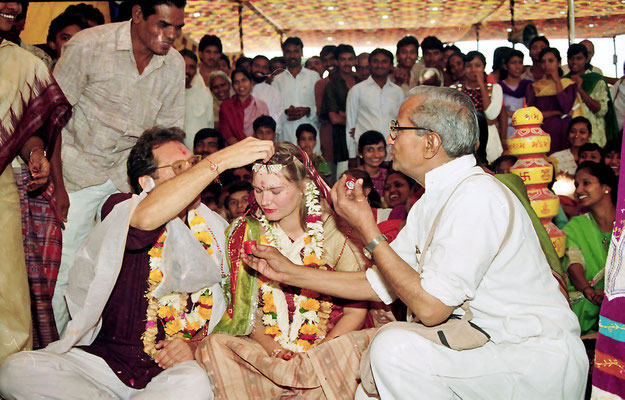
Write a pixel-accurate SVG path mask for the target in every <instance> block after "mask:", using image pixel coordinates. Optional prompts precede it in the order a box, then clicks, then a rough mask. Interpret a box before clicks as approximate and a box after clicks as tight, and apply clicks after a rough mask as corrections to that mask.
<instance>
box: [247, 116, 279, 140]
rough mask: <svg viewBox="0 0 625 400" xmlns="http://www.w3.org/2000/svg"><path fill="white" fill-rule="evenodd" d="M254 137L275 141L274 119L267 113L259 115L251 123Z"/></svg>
mask: <svg viewBox="0 0 625 400" xmlns="http://www.w3.org/2000/svg"><path fill="white" fill-rule="evenodd" d="M252 128H253V129H254V137H255V138H257V139H260V140H271V141H272V142H275V141H276V121H275V120H274V119H273V118H271V117H270V116H269V115H261V116H260V117H258V118H256V119H255V120H254V123H253V125H252Z"/></svg>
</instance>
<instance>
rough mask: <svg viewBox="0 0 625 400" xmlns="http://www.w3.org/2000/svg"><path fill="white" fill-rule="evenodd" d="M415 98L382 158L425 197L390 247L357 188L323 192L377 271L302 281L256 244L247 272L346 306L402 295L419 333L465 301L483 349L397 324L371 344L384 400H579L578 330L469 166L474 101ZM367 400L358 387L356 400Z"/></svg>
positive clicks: (529, 234)
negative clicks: (345, 301) (456, 346)
mask: <svg viewBox="0 0 625 400" xmlns="http://www.w3.org/2000/svg"><path fill="white" fill-rule="evenodd" d="M413 93H414V95H413V96H412V97H410V98H409V99H408V100H407V101H406V102H405V103H404V104H403V105H402V107H401V109H400V111H399V115H398V117H397V121H398V124H397V125H396V126H395V129H392V130H391V135H392V136H391V137H394V142H393V146H392V149H391V156H392V159H393V162H394V163H393V166H394V167H395V168H397V169H398V170H399V171H402V172H404V173H406V174H408V175H409V176H411V177H413V178H415V179H416V180H417V181H418V182H419V183H420V184H422V185H424V187H425V188H426V192H425V195H424V196H423V197H422V198H421V199H420V200H419V201H418V202H417V203H416V205H415V206H413V208H412V209H411V210H410V213H409V215H408V220H407V224H406V226H405V228H404V229H403V230H402V231H401V232H400V233H399V235H398V236H397V238H396V239H395V240H394V241H393V243H392V245H389V244H388V243H387V241H386V238H385V237H384V236H382V235H381V234H380V231H379V230H378V228H377V225H376V224H375V221H374V220H373V218H369V217H368V214H367V213H366V212H365V211H366V206H367V202H366V198H365V197H364V195H363V193H362V190H361V182H360V181H358V182H357V183H356V187H355V189H354V190H353V191H349V192H348V191H347V190H346V189H345V188H344V187H345V178H343V180H341V181H339V182H338V183H337V185H335V187H334V189H333V193H332V194H333V196H332V197H333V200H334V204H335V208H336V210H337V212H338V214H339V215H341V216H342V217H343V218H344V219H346V220H347V221H348V222H349V223H350V224H351V225H352V226H354V228H355V229H356V230H357V231H358V232H359V233H360V236H361V238H362V239H363V243H368V244H367V245H366V247H365V248H366V249H367V250H368V251H369V253H370V255H371V256H372V258H373V260H374V262H375V264H376V266H377V267H375V268H373V269H369V270H368V271H367V272H366V273H352V274H346V273H343V274H341V273H336V272H331V271H314V272H312V273H311V272H309V271H308V270H307V269H304V268H301V267H297V266H294V265H292V264H290V263H288V262H284V260H283V259H281V258H280V257H278V256H277V255H276V254H274V252H272V251H271V249H267V248H265V247H262V246H261V247H259V249H258V250H257V251H255V252H254V254H255V255H256V256H257V257H259V258H254V259H252V260H250V264H251V265H252V266H253V267H255V268H257V269H259V270H260V271H261V272H262V273H263V274H264V275H265V276H267V277H270V279H275V278H278V279H280V280H281V281H284V282H286V283H288V284H292V285H299V286H305V287H307V288H309V289H312V290H317V291H321V292H325V293H328V294H331V295H334V296H339V297H343V298H350V299H359V300H365V299H366V300H382V301H384V302H385V303H389V302H391V301H392V300H393V299H395V298H397V297H399V298H400V299H401V300H402V301H403V302H404V303H406V304H407V306H408V307H409V309H410V310H411V311H412V313H414V319H415V321H417V322H421V323H423V324H424V325H427V326H435V325H439V324H441V323H443V322H444V321H446V320H447V319H448V318H449V317H450V316H451V315H452V314H459V313H461V310H460V309H459V306H460V305H461V304H462V303H463V302H465V301H469V307H470V310H471V311H472V313H473V319H472V322H473V323H474V324H476V325H477V326H479V327H481V329H482V330H484V331H485V332H486V333H487V334H488V335H489V336H490V340H489V341H487V342H486V343H485V344H484V345H483V346H481V347H477V348H474V349H471V350H464V351H457V350H453V349H451V348H448V347H445V346H443V345H440V344H435V343H434V342H431V341H429V340H427V339H425V338H424V337H422V336H420V335H419V334H418V333H416V332H414V331H411V330H407V329H405V328H404V327H403V326H401V325H399V323H395V325H393V324H390V325H387V328H385V331H384V332H382V333H380V334H378V335H377V336H376V337H374V338H373V341H372V343H371V345H370V348H369V359H370V368H371V371H372V373H373V377H374V379H375V386H376V389H377V392H378V393H379V395H380V397H381V398H382V399H424V398H432V399H453V398H463V399H475V398H481V399H502V398H506V399H581V398H582V396H583V393H584V387H585V383H586V373H587V371H588V360H587V358H586V354H585V350H584V346H583V344H582V342H581V340H580V339H579V333H580V329H579V325H578V323H577V321H576V318H575V315H574V314H573V313H572V311H571V310H570V308H569V306H568V303H567V301H566V299H565V298H564V297H563V296H562V294H561V293H560V291H559V289H558V283H557V282H556V280H555V279H554V278H553V276H552V274H551V270H550V268H549V264H548V263H547V260H546V257H545V255H544V253H543V252H542V250H541V247H540V243H539V240H538V238H537V236H536V232H535V231H534V228H533V227H532V223H531V221H530V218H529V216H528V215H527V213H526V211H525V210H524V208H523V206H522V205H521V203H520V201H518V199H517V198H516V197H514V196H513V195H512V194H511V193H510V192H509V190H508V189H507V188H504V187H503V186H502V185H500V184H499V183H498V182H497V181H496V180H495V178H493V177H492V176H490V175H488V174H486V173H485V172H483V171H482V169H481V168H479V167H477V166H476V160H475V157H474V155H473V153H474V149H475V146H476V143H477V139H478V127H477V120H476V117H475V109H474V107H473V105H472V103H471V100H470V99H469V98H468V97H467V96H466V95H464V94H462V93H460V92H458V91H456V90H454V89H450V88H435V87H428V86H423V87H418V88H416V89H414V92H413ZM465 179H466V180H465ZM456 187H457V190H455V189H456ZM454 190H455V192H454ZM447 199H449V202H448V203H447V205H446V206H445V208H444V209H443V212H442V214H441V217H440V220H439V222H438V225H437V226H436V230H435V231H434V235H433V239H432V242H431V245H430V247H429V249H428V250H427V251H426V252H425V253H424V254H423V253H422V251H423V250H424V244H425V242H426V237H427V236H428V234H429V232H430V228H431V227H432V225H433V223H434V222H433V220H434V219H435V216H436V215H437V214H438V212H439V211H440V210H441V208H442V207H443V204H444V203H445V202H446V201H447ZM420 257H425V258H424V259H423V265H422V266H423V272H422V273H421V274H419V273H418V272H417V271H416V268H417V263H418V261H419V259H420ZM367 397H368V394H367V393H365V391H364V390H363V388H359V392H358V394H357V396H356V398H363V399H364V398H367Z"/></svg>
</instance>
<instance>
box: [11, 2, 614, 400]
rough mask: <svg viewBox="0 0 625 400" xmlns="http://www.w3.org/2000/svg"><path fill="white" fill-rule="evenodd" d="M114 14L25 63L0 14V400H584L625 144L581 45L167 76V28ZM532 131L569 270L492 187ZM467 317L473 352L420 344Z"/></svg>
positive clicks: (54, 41) (158, 5)
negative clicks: (517, 132) (435, 329)
mask: <svg viewBox="0 0 625 400" xmlns="http://www.w3.org/2000/svg"><path fill="white" fill-rule="evenodd" d="M133 4H134V5H133V6H132V7H128V9H127V10H128V12H129V15H128V20H126V21H122V22H117V23H110V24H105V23H104V18H103V16H102V14H101V13H100V12H99V11H98V10H97V9H96V8H94V7H92V6H89V5H86V4H80V5H73V6H70V7H68V8H67V10H65V11H64V12H63V13H62V14H60V15H59V16H57V17H56V18H54V19H53V21H52V22H51V24H50V27H49V32H48V35H47V43H46V44H45V45H42V46H40V47H35V46H32V45H29V44H27V43H24V42H23V41H21V39H20V37H19V36H20V32H21V30H22V29H23V25H24V20H25V15H26V7H27V5H28V4H27V2H25V3H24V4H23V3H20V2H0V71H2V72H0V83H1V85H0V118H1V120H0V146H1V148H0V160H2V165H1V166H0V167H1V172H2V175H1V176H0V190H2V192H3V193H5V194H3V195H2V196H1V199H0V201H2V203H3V206H2V207H0V221H2V223H3V226H5V227H6V235H5V240H3V241H2V242H1V244H0V249H1V250H0V252H1V253H2V254H3V255H4V257H5V262H4V263H3V266H2V269H1V270H2V274H3V279H2V281H1V282H0V323H1V326H0V394H1V395H2V396H4V397H5V398H7V399H13V398H16V399H22V398H33V397H34V396H41V397H42V398H59V399H61V398H62V399H67V398H86V397H93V398H103V397H106V396H109V397H114V398H131V397H132V398H143V397H145V398H148V397H149V398H174V397H180V396H185V397H189V398H201V399H205V398H212V396H213V395H214V396H215V397H216V398H232V399H238V398H241V399H245V398H278V397H281V396H302V397H304V398H307V397H306V396H308V398H362V399H364V398H369V397H370V396H371V397H374V396H380V397H381V398H421V397H428V398H452V397H453V396H458V397H460V398H478V397H479V398H501V397H510V398H563V399H570V398H583V397H584V396H585V395H586V396H587V395H589V393H590V385H588V386H587V385H586V383H587V379H588V371H589V366H591V365H592V361H593V359H594V346H595V344H594V343H595V337H596V335H597V332H598V331H599V318H600V316H599V314H600V308H601V304H602V302H603V301H604V285H605V279H604V276H605V266H606V260H607V256H608V248H609V245H610V241H611V235H612V231H613V228H614V224H615V221H616V219H617V217H616V215H617V189H618V178H619V172H620V152H621V140H622V134H621V131H622V129H623V119H624V117H625V107H624V105H625V90H623V84H624V83H623V82H624V81H625V78H621V79H620V80H617V79H614V78H610V77H604V76H603V75H602V72H601V71H600V70H599V69H598V68H597V67H595V66H593V65H592V64H591V60H592V56H593V54H594V48H593V45H592V42H590V41H588V40H584V41H582V42H580V43H579V44H577V43H576V44H571V45H570V47H569V49H568V51H567V54H566V56H567V60H566V61H567V65H562V56H561V55H560V53H559V51H558V50H557V49H555V48H552V47H550V45H549V41H548V39H547V38H546V37H544V36H537V37H535V38H534V39H533V40H532V41H531V43H530V45H529V51H530V57H531V62H532V64H531V65H524V59H523V58H524V57H523V53H522V52H520V51H518V50H515V49H513V48H499V49H497V51H496V52H495V55H494V65H493V68H492V72H490V73H489V74H487V73H486V71H487V65H486V57H485V56H484V55H483V54H482V53H480V52H478V51H470V52H468V53H467V54H463V53H462V52H461V51H460V50H459V49H458V48H457V47H456V46H454V45H453V44H449V45H444V44H443V43H442V42H441V40H439V39H438V38H436V37H434V36H428V37H426V38H424V39H423V40H422V41H421V42H419V40H418V39H417V38H415V37H414V36H406V37H404V38H401V39H400V40H399V41H398V43H397V47H396V52H395V54H393V53H392V52H390V51H388V50H386V49H382V48H377V49H375V50H373V51H372V52H371V53H370V54H368V53H361V54H357V53H356V52H355V50H354V48H353V47H352V46H351V45H349V44H340V45H338V46H334V45H327V46H325V47H323V49H322V50H321V52H320V54H319V56H315V57H310V58H308V59H307V60H306V61H305V63H303V62H302V61H303V60H302V59H303V49H304V43H303V42H302V40H301V39H300V38H298V37H288V38H286V40H284V42H283V43H282V44H281V46H282V52H283V56H282V57H275V58H273V59H269V58H268V57H265V56H263V55H257V56H256V57H254V58H247V57H245V56H244V55H240V56H239V57H238V58H237V59H236V62H235V63H234V66H232V65H231V60H230V58H229V57H228V56H227V55H225V54H224V53H223V45H222V42H221V40H220V38H219V37H218V36H215V35H210V34H207V35H205V36H204V37H203V38H202V39H201V41H200V43H199V46H198V49H197V53H196V52H194V51H191V50H189V49H183V50H180V51H177V50H176V49H174V48H173V45H174V41H175V40H176V39H177V38H178V37H180V35H181V29H182V27H183V25H184V6H185V1H184V0H158V1H144V0H137V1H134V3H133ZM20 47H21V48H20ZM420 52H421V54H422V57H421V58H419V53H420ZM526 106H535V107H537V108H538V109H539V110H540V111H541V112H542V114H543V117H544V121H543V125H542V128H543V130H544V131H545V132H547V133H548V134H549V135H550V137H551V150H550V152H549V154H548V160H549V161H550V162H552V163H553V165H554V167H555V171H556V174H555V175H554V182H552V184H553V185H554V190H556V192H558V194H559V195H560V200H561V201H560V202H561V206H560V213H559V215H558V217H556V219H555V223H556V224H557V225H558V226H560V227H562V228H563V230H564V231H565V232H566V235H567V244H566V255H565V257H564V258H563V259H562V260H557V259H556V260H555V261H554V258H553V257H554V256H553V254H555V253H554V251H553V248H551V249H545V246H544V242H545V239H544V238H545V237H546V233H545V232H544V229H543V231H540V229H542V228H539V227H537V224H533V222H534V220H536V221H537V220H538V219H537V217H536V215H535V214H534V212H533V210H532V209H531V207H530V206H529V202H527V194H526V193H525V192H524V190H522V189H520V188H521V187H522V186H523V185H522V182H521V181H520V179H517V180H514V179H513V178H509V177H508V178H506V176H507V175H502V174H507V173H508V172H509V171H510V169H511V168H512V166H513V165H514V163H515V162H516V161H517V159H516V157H514V156H511V155H510V154H509V153H508V149H507V139H508V138H510V137H511V136H512V135H513V134H514V127H513V126H511V117H512V114H513V113H514V112H515V111H516V110H518V109H520V108H522V107H526ZM492 176H495V177H496V178H497V179H493V177H492ZM566 184H569V188H572V187H574V189H570V190H568V192H567V190H563V191H559V190H557V188H558V187H565V186H566ZM558 185H559V186H558ZM331 188H332V189H331ZM513 193H514V194H513ZM524 193H525V194H524ZM515 195H516V196H515ZM443 211H444V212H443ZM532 218H533V219H532ZM430 242H431V244H430ZM546 242H547V243H549V245H550V242H549V241H548V239H546ZM374 250H375V252H374ZM415 250H416V257H415ZM552 253H553V254H552ZM426 254H427V257H426ZM301 266H306V267H307V268H302V267H301ZM561 271H564V273H561ZM554 277H555V278H557V279H554ZM559 283H561V285H560V284H559ZM560 286H563V287H562V288H561V289H562V291H561V290H559V288H560ZM563 294H564V296H563ZM461 307H462V308H461ZM461 309H462V310H463V311H460V310H461ZM468 310H470V311H468ZM463 312H465V313H467V315H472V316H473V318H472V323H473V326H477V327H478V329H479V330H480V331H481V332H485V335H486V336H487V341H486V343H480V344H479V345H475V346H474V347H470V348H468V349H463V350H466V351H458V350H459V349H457V348H455V347H454V346H453V344H452V345H450V344H449V343H447V344H445V345H441V344H436V343H434V342H432V341H429V340H427V339H425V338H424V337H423V336H422V335H421V334H419V333H418V332H417V331H416V330H415V329H413V327H414V326H415V325H419V326H437V325H440V324H442V323H444V322H445V321H447V320H450V319H453V318H455V316H457V315H459V314H462V313H463ZM469 312H470V314H468V313H469ZM576 317H577V318H576ZM406 318H408V321H412V322H410V323H405V322H404V323H401V322H397V321H401V320H406ZM416 322H420V323H419V324H417V323H416ZM381 327H382V328H381ZM443 339H444V336H443ZM581 339H584V340H583V341H582V340H581ZM445 343H446V342H445ZM33 349H35V350H36V351H29V350H33ZM37 349H39V350H37ZM361 360H365V361H366V362H363V363H361ZM367 374H372V376H373V377H374V378H375V380H374V381H371V382H368V381H367V379H366V376H367ZM614 379H618V378H614ZM584 388H586V392H585V391H584ZM623 393H625V389H623Z"/></svg>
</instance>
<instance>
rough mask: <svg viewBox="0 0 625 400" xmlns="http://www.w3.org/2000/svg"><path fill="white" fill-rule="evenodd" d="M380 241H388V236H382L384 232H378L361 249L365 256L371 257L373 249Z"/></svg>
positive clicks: (370, 258)
mask: <svg viewBox="0 0 625 400" xmlns="http://www.w3.org/2000/svg"><path fill="white" fill-rule="evenodd" d="M382 242H388V238H387V237H386V236H384V234H379V235H378V236H376V237H374V238H373V239H371V241H370V242H369V243H368V244H367V245H366V246H365V247H364V248H363V249H362V252H363V253H364V255H365V257H367V258H368V259H369V260H372V259H373V250H374V249H375V248H376V247H378V245H379V244H380V243H382Z"/></svg>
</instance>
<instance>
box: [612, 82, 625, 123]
mask: <svg viewBox="0 0 625 400" xmlns="http://www.w3.org/2000/svg"><path fill="white" fill-rule="evenodd" d="M610 90H611V92H612V100H613V101H614V112H615V113H616V122H617V123H618V129H619V132H620V131H622V130H623V119H625V78H621V79H619V80H618V81H617V82H616V83H615V84H614V86H612V89H610Z"/></svg>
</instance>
